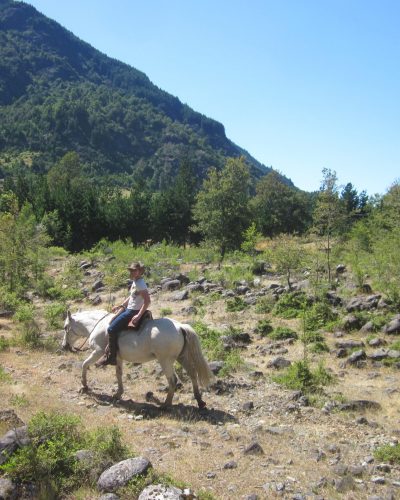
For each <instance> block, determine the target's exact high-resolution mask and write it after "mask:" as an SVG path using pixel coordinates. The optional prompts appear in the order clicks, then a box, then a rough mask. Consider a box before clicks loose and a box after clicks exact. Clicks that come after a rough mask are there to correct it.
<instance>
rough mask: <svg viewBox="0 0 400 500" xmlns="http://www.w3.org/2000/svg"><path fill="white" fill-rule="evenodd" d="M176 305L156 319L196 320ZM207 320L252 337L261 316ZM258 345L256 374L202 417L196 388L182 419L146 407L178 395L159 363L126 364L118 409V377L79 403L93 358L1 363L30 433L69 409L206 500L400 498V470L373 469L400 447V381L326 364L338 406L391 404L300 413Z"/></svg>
mask: <svg viewBox="0 0 400 500" xmlns="http://www.w3.org/2000/svg"><path fill="white" fill-rule="evenodd" d="M172 295H173V294H171V293H161V292H159V293H157V294H155V295H154V296H153V298H152V311H153V313H154V316H155V317H157V316H158V314H159V311H160V310H161V309H162V308H169V309H171V310H172V311H173V313H172V314H171V316H172V317H175V318H177V319H179V320H182V321H184V322H187V321H190V320H191V319H192V318H191V317H188V316H185V315H184V314H183V312H182V311H183V309H184V308H185V307H187V306H188V305H190V301H180V302H176V301H172V300H171V299H172ZM202 319H203V321H205V322H207V323H209V324H210V325H213V326H217V327H219V328H221V327H222V326H223V325H232V326H235V327H237V328H241V329H243V331H247V332H252V329H253V328H254V326H255V324H256V323H257V320H258V319H260V316H258V315H256V314H255V313H254V309H253V308H249V309H248V310H247V311H245V312H243V313H226V311H225V305H224V302H223V301H218V302H215V303H213V304H211V305H210V306H208V308H207V312H206V314H205V316H204V318H202ZM0 321H1V325H0V326H1V329H0V334H4V335H5V336H6V337H11V336H13V335H14V331H13V328H14V327H13V325H12V323H11V322H10V321H8V320H4V319H3V320H0ZM7 328H8V329H7ZM54 334H56V333H54ZM354 338H356V336H355V337H354ZM252 339H253V342H252V343H251V344H250V345H249V347H248V348H247V349H245V350H244V351H243V353H242V354H243V357H244V358H245V360H246V362H247V367H246V368H245V369H243V370H241V371H240V372H239V373H235V374H233V375H232V376H230V377H226V378H223V379H220V380H219V381H218V382H217V384H216V386H215V387H214V388H213V389H211V390H210V391H209V392H206V393H205V394H204V399H205V400H206V402H207V409H205V410H202V411H200V410H198V409H197V407H196V403H195V400H194V398H193V395H192V392H191V384H190V382H189V381H188V380H187V379H186V378H184V379H183V382H184V383H183V388H182V389H181V390H178V391H177V393H176V395H175V398H174V405H173V407H172V408H171V409H168V410H161V409H159V408H158V406H157V405H156V404H155V403H154V402H152V401H149V402H147V401H146V393H147V392H148V391H152V392H154V394H155V395H156V396H157V397H159V398H160V399H163V398H164V397H165V395H166V394H165V387H166V381H165V378H164V376H163V375H162V374H161V372H160V369H159V367H158V365H157V364H156V363H149V364H147V365H143V366H129V365H126V364H125V367H124V384H125V393H124V395H123V398H122V400H120V401H116V402H114V401H113V400H112V398H111V394H112V391H113V389H114V387H115V386H114V383H115V374H114V369H113V368H112V367H108V368H106V369H95V368H91V369H90V371H89V377H88V381H89V385H90V387H91V390H92V392H91V393H90V394H79V392H78V390H79V387H80V371H81V363H82V361H83V360H84V359H85V357H86V356H87V353H85V352H81V353H75V354H73V353H61V352H59V353H49V352H46V351H31V350H27V349H24V348H20V347H18V348H14V347H13V348H11V350H10V351H6V352H1V353H0V365H1V366H2V367H3V369H4V370H5V371H6V372H7V373H8V374H9V375H10V378H11V380H10V381H9V382H6V381H3V382H1V383H0V401H1V403H0V406H1V408H3V409H14V410H15V412H16V413H17V415H18V416H19V417H20V418H21V419H22V420H23V421H25V422H27V421H29V419H30V418H31V417H32V415H34V414H35V413H36V412H38V411H39V410H44V411H49V410H60V411H63V412H66V413H73V414H78V415H79V416H80V417H81V418H82V423H83V425H84V426H85V427H86V428H94V427H98V426H111V425H117V426H118V427H119V429H120V430H121V432H122V433H123V436H124V439H125V441H126V443H127V444H128V445H129V446H130V447H131V448H132V449H133V450H134V451H135V452H136V453H137V454H140V455H144V456H147V457H148V458H149V459H150V461H151V463H152V464H153V466H154V467H155V468H156V470H157V471H160V472H165V473H168V474H170V475H171V476H173V477H174V478H176V479H177V480H181V481H185V482H187V483H188V484H190V486H191V487H192V489H193V490H194V491H199V490H207V491H210V492H211V493H212V494H213V495H214V496H215V498H218V499H238V498H246V496H247V495H250V494H256V495H258V497H259V498H265V499H269V498H278V497H281V498H288V499H292V498H296V496H295V495H296V494H297V495H300V494H301V495H303V497H304V498H325V499H335V498H341V499H342V498H343V499H355V500H357V499H360V500H361V499H366V498H369V497H373V496H374V495H375V496H376V497H379V498H396V495H397V497H399V496H400V487H399V485H400V470H399V468H398V467H394V466H391V467H390V472H385V471H382V470H380V469H379V468H377V463H376V462H373V461H371V456H372V453H373V450H374V448H375V447H376V446H377V445H379V444H383V443H387V442H393V441H394V440H395V439H398V433H399V430H400V427H399V416H400V415H399V412H400V402H399V393H398V390H399V373H398V371H396V370H395V369H393V368H386V367H373V366H372V365H371V364H370V362H369V364H367V366H366V367H364V368H355V367H352V366H350V365H346V366H342V365H341V363H343V360H341V359H338V358H336V357H335V356H334V355H333V354H325V355H324V358H325V363H326V366H327V367H329V368H330V369H331V371H332V372H333V373H334V374H335V375H336V376H337V378H338V383H337V384H336V385H335V386H332V387H331V388H328V389H327V392H328V393H331V394H332V399H334V397H335V394H337V393H341V394H342V395H343V396H344V398H346V399H347V400H368V401H373V402H376V403H379V405H380V407H379V408H378V409H376V408H370V407H369V406H368V405H367V407H366V408H364V409H357V410H351V411H346V412H343V411H341V412H339V411H335V410H332V411H330V412H327V411H325V410H323V409H321V408H316V407H313V406H304V405H302V404H299V401H298V399H296V394H294V393H293V391H288V390H285V389H283V388H282V387H280V386H278V385H277V384H275V383H274V382H272V381H271V375H273V374H274V373H276V371H275V370H274V369H273V368H268V367H267V364H268V362H269V361H270V360H271V359H273V358H274V357H275V356H276V355H275V354H274V353H272V352H271V353H270V351H268V349H267V348H266V346H267V344H268V340H267V339H265V338H264V339H262V338H260V337H259V336H257V335H255V334H253V335H252ZM335 340H336V339H335V338H334V337H333V334H327V342H328V344H329V346H330V347H331V348H333V346H334V342H335ZM284 348H286V349H287V350H288V352H287V353H285V357H286V358H287V359H289V360H291V361H293V360H296V359H300V358H301V356H302V355H303V350H302V347H301V344H300V342H295V343H293V344H287V345H285V347H284ZM361 417H363V418H361ZM255 444H257V445H258V446H255ZM252 445H253V446H252ZM378 478H379V479H378ZM390 494H393V496H392V497H390ZM93 495H95V493H94V492H91V493H88V496H87V498H95V497H94V496H93ZM96 495H97V494H96ZM298 498H302V497H301V496H299V497H298Z"/></svg>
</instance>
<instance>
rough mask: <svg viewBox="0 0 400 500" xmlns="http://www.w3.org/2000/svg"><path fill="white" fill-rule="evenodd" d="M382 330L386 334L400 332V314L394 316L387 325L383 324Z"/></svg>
mask: <svg viewBox="0 0 400 500" xmlns="http://www.w3.org/2000/svg"><path fill="white" fill-rule="evenodd" d="M383 331H384V332H385V333H387V334H388V335H394V334H396V333H400V314H398V315H397V316H395V317H394V318H393V319H392V320H391V321H390V322H389V323H388V324H387V325H385V326H384V328H383Z"/></svg>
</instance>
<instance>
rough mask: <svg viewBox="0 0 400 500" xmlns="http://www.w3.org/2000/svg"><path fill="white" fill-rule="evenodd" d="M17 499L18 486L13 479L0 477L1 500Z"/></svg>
mask: <svg viewBox="0 0 400 500" xmlns="http://www.w3.org/2000/svg"><path fill="white" fill-rule="evenodd" d="M17 497H18V490H17V485H16V484H15V483H13V482H12V481H11V479H8V478H6V477H0V500H14V499H16V498H17Z"/></svg>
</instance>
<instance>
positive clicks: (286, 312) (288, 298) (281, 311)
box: [273, 291, 309, 319]
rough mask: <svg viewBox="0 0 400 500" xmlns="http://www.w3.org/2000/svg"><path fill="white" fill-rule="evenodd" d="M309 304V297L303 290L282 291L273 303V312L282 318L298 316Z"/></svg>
mask: <svg viewBox="0 0 400 500" xmlns="http://www.w3.org/2000/svg"><path fill="white" fill-rule="evenodd" d="M308 304H309V299H308V298H307V296H306V294H305V293H304V292H299V291H294V292H290V293H284V294H282V295H281V296H280V298H279V300H278V302H277V303H276V304H275V307H274V309H273V313H274V314H275V315H276V316H281V317H282V318H286V319H290V318H298V317H300V316H301V315H302V313H303V311H304V309H305V308H306V307H307V305H308Z"/></svg>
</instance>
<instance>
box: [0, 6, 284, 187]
mask: <svg viewBox="0 0 400 500" xmlns="http://www.w3.org/2000/svg"><path fill="white" fill-rule="evenodd" d="M0 46H1V47H2V48H1V49H0V119H1V121H2V125H1V126H0V150H2V151H3V152H4V151H8V152H10V151H11V152H14V153H18V152H19V153H20V152H23V151H32V152H36V153H38V154H39V158H37V159H36V160H35V163H36V168H37V169H38V170H40V169H46V168H48V167H49V166H50V165H51V164H52V163H54V162H55V161H57V159H59V158H60V157H61V156H62V155H63V154H65V153H66V152H68V151H70V150H75V151H77V152H78V153H79V155H80V157H81V158H82V160H83V163H84V164H86V165H87V170H88V172H92V174H93V175H97V174H100V175H101V174H103V173H107V174H112V175H120V176H125V177H127V176H128V177H130V176H135V175H136V176H143V177H145V178H147V179H150V180H151V182H152V183H153V186H154V187H155V188H163V186H164V185H165V184H168V182H169V180H168V179H170V178H171V176H172V177H173V176H174V174H175V173H176V172H177V170H178V167H179V163H180V162H181V161H182V159H187V158H190V161H191V163H192V164H193V167H194V169H195V171H196V172H197V174H198V176H199V178H204V176H205V175H206V172H207V170H208V169H209V168H210V167H212V166H215V167H216V168H221V167H222V166H223V164H224V162H225V160H226V158H227V157H230V156H242V155H243V156H244V157H245V158H246V162H247V163H248V165H249V167H250V170H251V173H252V177H253V178H255V179H258V178H260V177H262V176H263V175H265V174H266V173H268V172H269V171H271V170H272V169H271V168H270V167H266V166H264V165H263V164H261V163H260V162H258V161H257V160H256V159H255V158H253V157H252V156H251V155H250V154H249V153H248V152H247V151H246V150H244V149H243V148H241V147H240V146H237V145H236V144H234V143H233V142H232V141H230V140H229V139H228V138H227V137H226V135H225V128H224V126H223V124H221V123H219V122H217V121H215V120H213V119H211V118H208V117H206V116H204V115H202V114H201V113H198V112H196V111H194V110H192V109H191V108H190V107H189V106H188V105H187V104H183V103H182V102H181V101H180V100H179V98H178V97H175V96H173V95H171V94H169V93H167V92H165V91H163V90H161V89H160V88H158V87H157V86H156V85H155V84H153V83H152V82H151V81H150V79H149V78H148V77H147V75H145V73H143V72H141V71H140V70H137V69H136V68H133V67H131V66H129V65H127V64H125V63H123V62H121V61H118V60H116V59H113V58H111V57H109V56H107V55H105V54H102V53H101V52H100V51H98V50H97V49H95V48H94V47H92V46H91V45H90V44H88V43H87V42H84V41H82V40H80V39H79V38H78V37H77V36H75V35H74V34H73V33H72V32H70V31H69V30H67V29H65V28H64V27H63V26H61V25H60V24H59V23H57V22H56V21H53V20H51V19H49V18H47V17H46V16H44V15H43V14H41V13H40V12H38V11H37V10H36V9H35V8H34V7H33V6H31V5H29V4H27V3H24V2H17V1H13V0H1V1H0ZM282 179H283V180H284V182H285V183H287V184H289V185H292V183H291V181H290V180H289V179H287V178H285V177H284V176H282Z"/></svg>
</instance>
